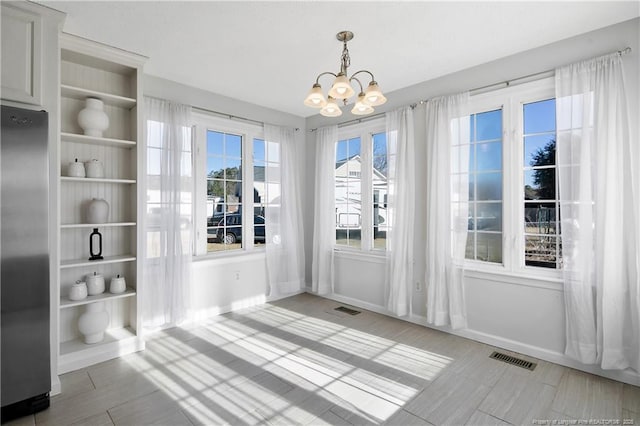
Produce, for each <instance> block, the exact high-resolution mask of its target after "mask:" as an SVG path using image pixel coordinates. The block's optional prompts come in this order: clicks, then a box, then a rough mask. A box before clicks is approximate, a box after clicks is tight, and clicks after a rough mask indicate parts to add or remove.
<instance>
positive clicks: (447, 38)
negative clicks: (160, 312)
mask: <svg viewBox="0 0 640 426" xmlns="http://www.w3.org/2000/svg"><path fill="white" fill-rule="evenodd" d="M40 3H43V4H46V5H47V6H49V7H52V8H54V9H57V10H60V11H63V12H66V13H67V19H66V22H65V26H64V31H66V32H68V33H72V34H76V35H79V36H82V37H86V38H89V39H92V40H96V41H99V42H102V43H106V44H109V45H112V46H116V47H119V48H122V49H125V50H129V51H133V52H136V53H140V54H142V55H145V56H148V57H149V61H148V62H147V64H146V66H145V72H146V73H147V74H151V75H155V76H159V77H163V78H166V79H169V80H174V81H178V82H181V83H183V84H187V85H189V86H194V87H199V88H201V89H205V90H208V91H210V92H214V93H218V94H221V95H225V96H229V97H233V98H236V99H240V100H243V101H247V102H251V103H254V104H257V105H262V106H265V107H270V108H273V109H276V110H280V111H284V112H288V113H291V114H295V115H298V116H303V117H307V116H310V115H313V114H316V113H317V110H315V109H312V108H308V107H305V106H304V105H303V104H302V100H303V99H304V97H305V96H306V94H307V92H308V90H309V89H310V88H311V85H312V84H313V83H314V81H315V78H316V76H317V75H318V74H319V73H320V72H322V71H333V72H337V71H338V68H339V58H340V53H341V50H342V46H341V44H340V43H339V42H338V41H337V40H336V39H335V34H336V33H337V32H338V31H340V30H351V31H353V32H354V33H355V38H354V39H353V41H351V42H350V43H349V51H350V54H351V67H350V68H349V70H350V71H351V72H353V71H356V70H359V69H362V68H365V69H368V70H370V71H372V72H373V73H374V74H375V77H376V80H377V81H378V83H379V84H380V87H381V88H382V89H383V91H384V92H385V93H389V92H391V91H393V90H396V89H400V88H403V87H407V86H409V85H412V84H415V83H419V82H422V81H426V80H430V79H432V78H435V77H438V76H441V75H445V74H448V73H451V72H455V71H459V70H461V69H465V68H468V67H471V66H474V65H478V64H481V63H485V62H488V61H491V60H494V59H498V58H501V57H504V56H508V55H510V54H513V53H517V52H521V51H523V50H527V49H531V48H535V47H538V46H542V45H545V44H548V43H552V42H554V41H557V40H561V39H564V38H567V37H571V36H574V35H577V34H581V33H584V32H587V31H591V30H594V29H597V28H601V27H605V26H608V25H612V24H614V23H618V22H622V21H625V20H628V19H632V18H634V17H637V16H640V2H638V1H626V2H611V1H604V2H593V1H586V2H582V1H580V2H577V1H573V2H553V1H545V2H479V1H476V2H400V1H398V2H329V1H314V2H311V1H297V2H294V1H289V2H282V1H280V2H270V1H269V2H267V1H260V2H244V1H226V2H219V1H198V2H169V1H153V2H152V1H144V2H131V1H125V2H113V1H103V2H96V1H69V2H67V1H65V2H61V1H40ZM321 83H323V87H325V88H326V87H328V86H329V85H330V79H329V78H328V77H327V80H321ZM365 84H366V83H365Z"/></svg>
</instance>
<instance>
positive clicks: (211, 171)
mask: <svg viewBox="0 0 640 426" xmlns="http://www.w3.org/2000/svg"><path fill="white" fill-rule="evenodd" d="M222 163H223V160H222V157H207V177H210V178H223V177H224V166H223V165H222Z"/></svg>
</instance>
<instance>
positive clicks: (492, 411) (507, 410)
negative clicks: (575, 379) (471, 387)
mask: <svg viewBox="0 0 640 426" xmlns="http://www.w3.org/2000/svg"><path fill="white" fill-rule="evenodd" d="M523 372H524V373H521V372H518V371H507V372H505V374H503V375H502V377H501V378H500V380H499V381H498V382H497V383H496V385H495V386H494V387H493V388H492V389H491V391H490V392H489V393H488V394H487V397H486V398H485V399H484V401H482V404H480V407H479V410H481V411H483V412H484V413H487V414H489V415H491V416H493V417H496V418H499V419H501V420H504V421H506V422H508V423H512V424H531V423H532V420H533V419H541V418H544V417H545V416H546V415H547V413H548V412H549V410H550V409H551V404H552V403H553V399H554V397H555V394H556V388H555V387H553V386H550V385H547V384H544V383H542V382H539V381H537V380H534V379H533V378H532V377H531V376H529V375H527V374H526V373H527V371H526V370H523Z"/></svg>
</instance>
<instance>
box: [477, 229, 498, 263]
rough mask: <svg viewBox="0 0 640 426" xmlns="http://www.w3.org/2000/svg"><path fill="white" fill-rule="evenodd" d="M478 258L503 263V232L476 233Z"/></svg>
mask: <svg viewBox="0 0 640 426" xmlns="http://www.w3.org/2000/svg"><path fill="white" fill-rule="evenodd" d="M476 238H477V241H476V260H482V261H484V262H495V263H502V234H489V233H484V232H477V233H476Z"/></svg>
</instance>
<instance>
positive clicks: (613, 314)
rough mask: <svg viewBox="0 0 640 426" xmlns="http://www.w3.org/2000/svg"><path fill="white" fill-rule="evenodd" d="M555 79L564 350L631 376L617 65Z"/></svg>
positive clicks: (636, 302) (624, 142)
mask: <svg viewBox="0 0 640 426" xmlns="http://www.w3.org/2000/svg"><path fill="white" fill-rule="evenodd" d="M555 79H556V105H557V107H556V121H557V128H558V136H557V137H558V141H557V156H558V159H557V161H558V189H559V199H560V217H561V237H562V259H563V276H564V300H565V313H566V349H565V352H566V354H567V355H569V356H570V357H573V358H575V359H577V360H579V361H580V362H583V363H585V364H599V365H600V366H601V367H602V368H604V369H625V368H628V367H631V368H633V369H634V370H636V371H637V372H640V282H639V274H638V265H639V264H640V258H639V253H638V239H637V235H638V230H637V228H636V227H637V226H638V221H639V220H640V217H639V215H638V208H637V205H638V204H634V203H635V200H636V199H637V197H638V182H640V180H639V178H638V174H637V167H638V164H637V162H636V161H633V156H632V148H631V143H632V141H631V140H630V137H629V120H628V113H627V100H626V97H625V93H626V91H625V87H624V76H623V64H622V58H621V57H620V55H618V54H617V53H615V54H612V55H607V56H603V57H600V58H596V59H592V60H588V61H584V62H580V63H577V64H573V65H569V66H566V67H563V68H560V69H557V70H556V77H555ZM635 143H637V141H635Z"/></svg>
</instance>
